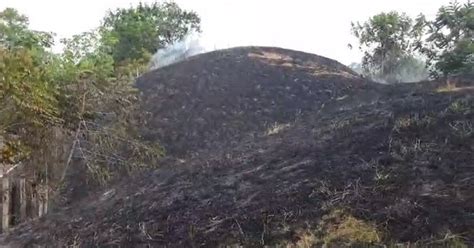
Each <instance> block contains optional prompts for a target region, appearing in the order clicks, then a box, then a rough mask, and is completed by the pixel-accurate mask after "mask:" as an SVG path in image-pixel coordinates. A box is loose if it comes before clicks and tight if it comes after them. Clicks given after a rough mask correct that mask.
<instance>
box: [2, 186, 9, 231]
mask: <svg viewBox="0 0 474 248" xmlns="http://www.w3.org/2000/svg"><path fill="white" fill-rule="evenodd" d="M2 190H3V192H2V193H3V202H2V205H3V206H2V209H3V210H2V231H3V232H4V233H5V232H7V231H8V228H9V227H10V182H9V180H8V177H4V178H3V180H2Z"/></svg>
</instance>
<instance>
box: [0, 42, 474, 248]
mask: <svg viewBox="0 0 474 248" xmlns="http://www.w3.org/2000/svg"><path fill="white" fill-rule="evenodd" d="M248 49H249V48H244V49H236V50H229V51H224V52H223V54H229V52H232V53H233V54H234V55H238V54H245V56H244V55H242V56H243V57H244V58H245V60H246V61H247V59H248V58H249V57H248V56H247V54H248V52H246V51H248ZM259 49H263V50H265V51H267V52H268V51H269V50H268V49H269V48H250V50H259ZM270 50H273V49H270ZM277 51H280V52H281V51H284V50H277ZM289 53H294V52H289ZM217 55H219V52H215V53H211V54H205V55H201V56H204V57H200V56H199V57H196V58H193V59H194V61H201V62H200V63H208V64H207V67H206V66H200V65H199V63H194V64H193V59H192V60H190V61H186V62H183V63H181V64H177V65H174V66H170V67H166V68H163V69H161V70H160V71H157V72H153V73H151V74H148V75H146V76H145V77H144V78H142V80H145V79H150V78H154V79H153V80H145V81H141V82H140V83H139V85H140V87H141V88H142V89H143V90H145V91H149V92H145V96H144V97H145V101H146V102H147V104H148V105H147V106H146V107H147V108H149V110H150V111H153V110H154V109H158V110H159V111H158V112H155V114H156V117H154V118H152V120H155V121H156V122H151V123H150V126H149V127H150V128H153V127H156V128H160V126H159V125H163V130H159V132H157V133H158V134H159V135H162V137H161V136H157V137H159V138H160V139H162V140H165V141H166V142H171V141H173V140H175V141H176V142H182V143H180V144H181V145H183V146H184V147H183V148H181V147H179V146H173V143H166V144H165V145H167V146H168V148H169V150H171V151H172V152H173V153H174V154H178V155H180V157H177V158H176V159H173V157H171V158H170V159H168V160H166V161H163V164H162V165H161V168H160V169H158V170H155V171H148V172H145V173H142V174H140V175H136V176H134V177H132V178H126V179H124V180H123V181H122V182H120V183H118V184H116V185H114V186H112V187H110V189H108V190H107V191H105V192H102V193H100V194H95V195H93V196H91V197H90V198H88V199H85V200H83V201H81V202H78V203H76V204H74V205H72V206H70V207H69V208H67V209H61V210H58V211H57V212H55V213H51V214H49V215H48V216H46V217H45V218H43V219H41V220H39V221H37V222H34V223H29V224H26V225H23V226H20V227H18V228H17V229H16V230H14V231H13V232H12V233H11V234H10V235H9V236H8V237H6V239H5V240H3V241H2V242H1V243H0V244H8V245H9V246H10V247H36V246H34V245H43V246H46V247H66V246H72V247H222V246H226V245H227V246H230V245H242V246H243V247H263V246H269V247H321V246H323V245H327V246H328V247H345V246H357V247H371V246H372V247H382V246H383V245H396V244H400V243H403V244H409V243H411V246H410V247H413V246H414V245H418V246H419V247H436V246H439V247H458V246H459V247H462V246H460V245H461V244H465V245H466V246H467V247H470V246H472V245H474V218H473V216H474V184H473V178H474V164H473V162H472V161H474V129H473V128H474V127H473V122H474V109H473V106H474V94H473V93H474V92H473V86H474V82H473V80H472V79H468V80H466V81H465V82H463V84H459V85H458V86H459V87H457V88H455V87H454V88H453V87H445V85H443V84H442V83H437V82H425V83H419V84H405V85H395V86H376V85H373V84H371V83H368V82H367V83H366V82H364V81H362V80H361V79H359V78H358V77H357V76H353V75H352V74H351V72H350V71H347V73H348V74H345V73H343V75H344V76H342V75H340V74H341V73H339V74H338V75H327V74H324V75H323V74H321V75H320V76H313V75H312V74H311V73H309V72H306V71H304V70H303V69H301V70H302V71H301V72H300V73H298V74H296V72H293V71H292V70H288V71H286V72H285V73H281V71H280V70H287V69H285V66H282V65H268V66H269V67H268V68H267V67H266V65H263V64H265V63H264V62H255V64H253V66H248V67H243V68H247V69H246V70H250V72H247V71H245V70H243V69H240V70H241V71H240V72H232V70H231V68H228V69H227V70H225V71H227V72H228V73H231V74H232V75H233V76H229V75H227V74H226V73H219V74H217V72H214V69H212V68H214V67H212V66H211V65H215V66H216V68H218V67H217V65H220V66H221V67H220V68H222V64H224V62H222V61H221V62H220V63H217V62H216V63H211V62H207V61H213V60H216V61H220V60H218V56H217ZM206 56H207V57H206ZM227 56H230V55H227ZM267 56H269V55H267ZM308 56H309V57H311V56H310V55H308ZM203 58H207V59H203ZM224 58H225V56H224ZM238 58H239V57H235V58H234V59H231V57H230V58H227V59H225V60H231V61H236V60H237V59H238ZM312 58H314V59H317V58H319V57H312ZM322 60H323V61H326V62H328V63H329V62H330V60H325V59H322ZM249 61H251V59H249ZM249 61H247V62H248V63H253V62H249ZM260 63H263V64H262V65H261V66H262V68H264V69H262V70H263V71H268V72H269V73H270V72H271V74H269V75H268V78H275V79H280V78H286V79H293V80H294V79H295V78H299V80H302V82H306V80H308V81H307V83H305V84H304V85H306V86H307V87H311V91H312V92H316V93H314V95H313V96H312V97H310V96H309V95H308V94H309V93H307V92H306V91H304V90H303V89H300V88H299V87H300V86H296V85H297V84H293V83H295V82H294V81H291V80H287V81H286V82H287V83H286V84H285V83H284V82H283V81H284V80H281V81H279V80H275V81H276V82H280V84H281V85H291V86H292V87H290V89H289V90H287V89H286V88H284V89H280V88H278V87H276V88H277V89H280V90H275V87H274V86H275V85H274V84H272V83H271V82H273V81H272V80H268V81H265V80H254V82H261V81H265V82H266V83H265V84H262V85H263V86H261V89H259V91H257V92H259V93H258V96H259V98H258V99H259V100H258V101H254V100H253V99H251V98H250V97H249V99H250V100H248V99H247V97H238V96H240V95H244V96H248V95H250V94H253V93H252V92H253V91H246V90H241V89H238V87H235V90H236V91H237V92H242V93H241V94H236V96H234V95H231V94H228V93H229V92H234V91H232V90H230V89H231V85H233V84H226V85H227V86H226V87H228V88H229V90H223V91H222V92H223V93H226V94H227V98H224V97H221V96H220V94H219V93H218V92H219V91H218V90H217V89H218V87H217V86H214V85H213V84H209V83H208V82H209V81H203V82H204V83H202V84H203V85H204V86H202V87H203V88H200V90H198V88H197V87H198V85H199V84H198V83H196V84H191V83H189V84H186V85H188V86H187V87H189V89H188V88H187V87H181V88H179V89H181V90H183V91H184V92H187V93H186V94H181V93H178V92H176V91H177V90H176V89H175V88H176V87H178V86H174V85H178V84H179V83H178V82H179V80H178V79H179V78H183V80H184V79H185V78H192V75H193V74H195V75H200V76H204V75H219V76H220V77H223V78H227V77H229V79H226V80H216V81H219V82H223V81H229V82H230V81H231V80H235V82H240V81H238V78H239V77H238V76H239V75H242V76H241V77H240V78H245V77H247V76H245V75H247V74H251V73H252V71H254V69H255V66H257V65H260ZM332 63H334V66H335V67H336V68H337V67H338V66H339V64H337V63H336V62H332ZM270 66H274V67H275V68H277V69H271V68H270ZM193 68H194V69H193ZM204 68H209V69H206V72H205V73H203V72H202V70H204ZM240 68H242V67H240ZM278 68H280V69H278ZM331 68H332V67H331V66H329V69H328V70H329V71H330V70H333V71H334V70H338V69H334V68H333V69H331ZM175 70H176V71H175ZM215 70H217V71H218V70H219V69H215ZM298 70H299V69H298ZM345 70H346V69H344V67H341V69H340V71H345ZM177 71H179V72H180V73H177ZM255 71H259V70H255ZM187 73H189V75H187ZM292 73H295V74H292ZM181 74H183V75H181ZM165 75H169V77H165ZM178 75H180V76H179V77H178ZM253 75H257V74H253ZM275 75H278V76H275ZM289 75H293V76H292V77H290V76H289ZM171 76H174V77H178V78H175V80H177V81H176V82H175V84H171V82H168V81H166V78H168V79H169V78H173V77H171ZM306 77H307V78H306ZM158 79H159V80H158ZM330 79H331V80H330ZM160 80H162V81H163V82H165V83H166V84H170V85H167V87H163V88H162V89H161V90H162V91H164V90H163V89H167V88H171V89H175V91H169V92H171V93H169V95H162V96H168V97H169V98H168V101H171V102H172V101H176V103H180V104H183V103H186V104H188V105H186V107H185V108H182V106H181V107H180V106H179V105H178V106H175V105H173V104H171V102H170V103H167V100H165V99H159V98H155V95H153V93H152V92H153V91H154V90H153V87H159V86H157V85H154V84H153V83H157V82H159V81H160ZM199 80H200V79H199V77H197V78H196V80H195V81H194V82H199ZM246 80H252V77H248V78H246V79H245V80H243V79H242V81H246ZM311 80H312V81H311ZM232 82H234V81H232ZM146 83H150V86H149V87H148V86H146ZM280 84H276V85H280ZM245 85H253V84H245ZM152 86H153V87H152ZM318 86H320V87H321V89H320V88H319V87H318ZM173 87H174V88H173ZM206 87H209V88H210V89H209V90H208V91H206ZM213 87H216V88H215V89H214V88H213ZM232 87H233V86H232ZM281 87H283V86H281ZM284 87H286V86H284ZM301 87H302V86H301ZM232 89H234V88H232ZM295 89H298V90H299V91H296V90H295ZM322 89H325V90H330V91H331V92H337V94H335V95H330V94H329V91H327V96H326V91H325V90H322ZM155 90H157V89H155ZM267 91H268V92H267ZM158 92H160V90H158ZM165 92H168V91H165ZM173 92H174V93H173ZM271 92H274V94H271ZM275 92H276V93H275ZM284 92H288V95H287V94H284ZM147 94H149V95H148V96H147ZM160 94H161V93H160ZM167 94H168V93H167ZM255 94H257V93H255ZM280 94H281V95H280ZM292 94H295V96H294V97H292ZM203 95H204V96H205V97H203ZM300 95H301V96H300ZM176 96H179V97H178V98H177V100H173V98H174V97H176ZM250 96H251V95H250ZM186 97H187V98H186ZM213 98H217V99H220V100H219V101H218V102H219V104H220V105H218V104H217V103H216V105H210V104H211V103H212V102H213V100H212V99H213ZM228 98H232V99H233V101H229V102H227V101H226V100H227V99H228ZM152 99H156V101H157V103H156V104H155V105H150V104H152V102H153V101H152ZM170 99H171V100H170ZM195 99H200V100H199V101H197V100H195ZM243 99H245V101H244V100H243ZM272 99H280V100H278V101H280V102H279V103H280V105H275V107H270V105H267V104H269V103H271V101H272ZM374 99H376V100H374ZM178 100H179V101H178ZM273 101H275V100H273ZM236 102H237V103H241V104H242V105H239V104H236V105H233V104H234V103H236ZM251 102H252V103H255V102H256V103H255V104H250V103H251ZM191 103H193V104H194V105H192V104H191ZM244 103H249V104H248V105H245V104H244ZM311 103H314V104H315V105H317V107H314V106H312V105H311ZM162 104H168V105H166V106H167V107H166V108H165V107H163V106H161V105H162ZM222 105H224V106H244V107H241V108H240V109H242V110H241V111H242V112H241V113H240V112H239V113H240V114H239V113H233V112H229V114H222V113H220V114H215V115H213V114H212V111H211V112H209V113H208V112H206V111H209V110H208V109H221V107H222ZM286 105H289V106H286ZM318 105H319V106H318ZM193 106H196V107H195V108H194V111H184V110H183V112H181V111H178V110H177V109H179V108H181V109H187V108H191V107H193ZM211 106H212V108H211ZM254 106H259V107H254ZM262 106H265V108H264V107H262ZM166 109H169V111H171V112H172V113H173V114H170V113H168V114H167V113H166V111H165V110H166ZM264 109H268V111H263V110H264ZM291 109H293V110H294V111H295V112H298V111H299V109H302V111H301V112H303V113H304V114H303V115H302V116H301V117H300V118H296V119H295V117H294V116H295V115H296V114H295V113H292V112H291ZM258 110H260V111H261V112H259V114H256V113H255V111H258ZM279 110H281V111H282V112H284V113H287V114H285V115H282V116H281V117H280V115H278V114H279ZM196 111H198V112H196ZM225 113H228V112H225ZM158 114H159V115H161V116H162V117H163V118H168V120H166V122H165V121H162V122H160V121H159V120H158V119H159V118H158ZM187 115H189V116H188V118H187V119H186V118H184V119H182V118H183V116H184V117H186V116H187ZM228 115H231V116H232V118H231V117H228ZM238 116H243V117H245V118H246V119H242V120H245V121H241V122H240V124H241V125H235V126H231V124H232V123H233V118H237V117H238ZM262 116H263V117H262ZM171 117H176V119H172V118H171ZM178 117H179V118H178ZM199 118H204V120H205V121H210V120H211V119H212V118H214V119H215V121H216V122H217V123H219V125H215V126H212V125H211V124H210V126H209V128H208V129H206V128H205V125H203V124H202V125H203V126H199V125H198V124H199V120H200V119H199ZM209 118H211V119H209ZM251 118H255V123H258V124H253V123H254V122H253V120H252V119H251ZM272 118H275V119H272ZM277 118H281V119H277ZM173 120H174V121H173ZM184 120H189V122H191V123H192V124H193V125H191V124H187V123H186V122H185V121H184ZM264 120H270V122H279V123H280V124H282V125H277V126H274V127H273V128H272V129H270V130H267V129H266V128H267V126H265V124H266V123H265V122H264ZM168 122H169V123H168ZM172 123H176V127H175V129H173V128H172V126H171V124H172ZM167 125H169V126H167ZM194 125H198V126H197V127H195V126H194ZM226 125H228V126H226ZM241 126H243V128H241ZM230 127H234V128H236V129H237V130H236V131H234V132H235V136H233V135H230V134H234V133H232V130H233V129H232V128H230ZM188 129H189V130H194V131H193V132H190V134H182V135H184V136H183V138H182V140H180V139H179V138H175V137H173V138H170V139H169V140H166V137H167V136H166V132H169V133H170V134H172V135H178V134H180V133H182V132H184V131H185V130H188ZM175 130H179V131H175ZM201 130H202V131H201ZM259 130H260V133H259V132H258V131H259ZM152 131H153V130H152ZM173 132H174V133H173ZM193 133H194V134H196V136H193V135H191V134H193ZM215 133H217V134H215ZM245 133H247V134H248V133H250V134H252V133H256V134H255V135H243V136H242V135H241V134H245ZM158 134H155V135H158ZM152 137H154V136H152ZM179 137H181V136H179ZM199 137H201V138H202V139H204V140H205V141H200V140H199ZM227 138H228V139H229V140H232V143H233V144H234V145H232V146H226V145H222V146H220V147H218V146H215V145H217V144H219V143H221V144H226V142H225V141H227V140H226V139H227ZM186 140H189V144H187V143H186V142H185V141H186ZM200 145H201V146H203V149H200V148H201V147H199V146H200ZM189 151H191V152H194V151H199V153H198V154H195V156H192V157H186V158H184V159H182V157H181V155H183V154H186V153H188V152H189ZM188 154H189V153H188ZM415 242H416V243H415ZM414 243H415V244H414Z"/></svg>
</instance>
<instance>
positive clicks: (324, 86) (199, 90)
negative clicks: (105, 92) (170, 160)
mask: <svg viewBox="0 0 474 248" xmlns="http://www.w3.org/2000/svg"><path fill="white" fill-rule="evenodd" d="M137 86H138V88H139V89H140V90H141V91H142V92H143V100H144V106H145V110H146V111H147V112H149V113H150V118H149V119H148V129H147V131H148V132H146V135H145V136H146V137H147V138H148V139H151V140H154V141H155V140H159V141H160V143H161V144H163V145H164V146H165V148H166V149H167V151H168V153H169V154H172V155H180V156H183V155H186V154H187V153H189V152H197V151H199V150H203V149H205V150H209V149H217V148H219V149H222V146H223V145H235V144H236V143H237V142H239V141H240V140H241V139H242V138H243V137H248V136H255V135H257V134H258V133H262V132H264V131H265V130H267V129H268V128H270V127H272V126H273V125H275V123H279V124H285V123H288V122H292V121H294V120H295V119H297V118H300V117H301V116H304V115H305V114H307V113H312V112H315V111H319V110H320V109H321V108H322V105H323V104H325V103H326V102H329V101H331V100H335V99H337V98H339V97H344V96H346V95H347V94H351V93H353V92H354V91H358V90H359V91H360V90H363V89H365V91H367V83H366V82H365V81H364V80H363V79H362V78H361V77H360V76H358V75H356V74H355V73H354V72H352V71H351V70H350V69H348V68H347V67H345V66H344V65H342V64H340V63H338V62H337V61H334V60H331V59H328V58H324V57H320V56H316V55H312V54H307V53H302V52H297V51H291V50H285V49H279V48H265V47H242V48H233V49H227V50H220V51H215V52H211V53H207V54H202V55H199V56H195V57H192V58H190V59H189V60H187V61H184V62H182V63H178V64H175V65H171V66H169V67H165V68H162V69H159V70H156V71H152V72H150V73H148V74H145V75H144V76H142V77H141V78H140V79H139V80H138V81H137ZM365 94H367V92H366V93H365Z"/></svg>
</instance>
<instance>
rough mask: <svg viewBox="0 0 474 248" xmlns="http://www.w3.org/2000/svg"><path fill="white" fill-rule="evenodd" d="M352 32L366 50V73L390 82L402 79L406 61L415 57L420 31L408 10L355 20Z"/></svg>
mask: <svg viewBox="0 0 474 248" xmlns="http://www.w3.org/2000/svg"><path fill="white" fill-rule="evenodd" d="M351 25H352V34H353V35H354V36H355V37H356V38H357V39H358V41H359V49H360V50H361V51H363V52H364V57H363V59H362V67H363V69H364V73H365V74H367V75H369V76H371V77H373V78H375V79H381V80H384V81H389V82H397V81H399V80H400V78H399V76H397V75H398V74H400V73H401V71H403V70H404V69H406V68H403V66H404V62H406V61H414V60H416V59H415V57H414V56H413V55H412V53H411V51H412V48H413V41H414V40H415V39H416V37H417V36H418V35H419V33H418V32H416V31H417V30H416V29H415V27H414V25H413V20H412V19H411V18H410V17H408V16H407V15H406V14H405V13H398V12H395V11H392V12H388V13H380V14H378V15H375V16H373V17H371V18H370V19H369V20H368V21H366V22H364V23H362V24H361V23H359V22H357V23H352V24H351Z"/></svg>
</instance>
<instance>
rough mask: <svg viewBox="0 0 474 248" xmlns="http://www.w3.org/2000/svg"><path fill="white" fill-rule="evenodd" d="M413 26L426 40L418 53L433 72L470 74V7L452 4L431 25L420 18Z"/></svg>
mask: <svg viewBox="0 0 474 248" xmlns="http://www.w3.org/2000/svg"><path fill="white" fill-rule="evenodd" d="M417 25H418V26H420V27H421V28H423V29H424V32H425V33H426V36H427V38H426V39H425V40H421V41H420V42H419V43H418V49H419V50H420V51H422V52H423V53H424V54H425V55H426V56H427V58H428V61H429V64H430V65H432V66H433V67H432V70H433V71H434V72H436V73H437V72H441V73H442V74H444V75H448V74H457V73H473V72H474V63H473V61H474V58H473V54H474V38H473V37H474V3H473V2H471V1H467V2H466V3H465V4H460V3H459V2H452V3H450V4H449V5H447V6H442V7H441V8H440V9H439V10H438V13H437V15H436V18H435V19H434V20H433V21H426V19H425V18H420V19H419V20H418V22H417Z"/></svg>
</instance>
